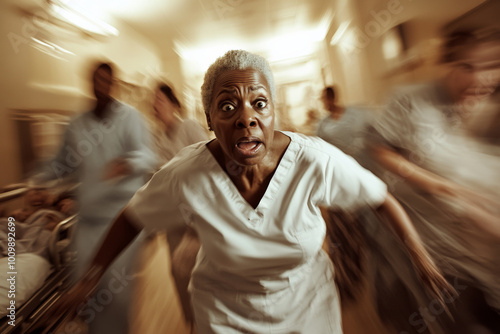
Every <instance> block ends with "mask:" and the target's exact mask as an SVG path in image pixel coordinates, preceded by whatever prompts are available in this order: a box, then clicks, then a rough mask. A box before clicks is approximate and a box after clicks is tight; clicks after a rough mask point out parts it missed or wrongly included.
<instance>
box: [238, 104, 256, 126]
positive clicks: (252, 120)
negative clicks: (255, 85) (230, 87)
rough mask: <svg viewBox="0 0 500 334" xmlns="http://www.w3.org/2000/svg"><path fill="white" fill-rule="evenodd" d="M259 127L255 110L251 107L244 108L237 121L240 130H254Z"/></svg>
mask: <svg viewBox="0 0 500 334" xmlns="http://www.w3.org/2000/svg"><path fill="white" fill-rule="evenodd" d="M256 126H257V119H256V117H255V110H254V109H253V108H252V107H251V106H244V107H243V108H242V110H241V112H240V113H239V114H238V118H237V119H236V127H237V128H239V129H246V128H254V127H256Z"/></svg>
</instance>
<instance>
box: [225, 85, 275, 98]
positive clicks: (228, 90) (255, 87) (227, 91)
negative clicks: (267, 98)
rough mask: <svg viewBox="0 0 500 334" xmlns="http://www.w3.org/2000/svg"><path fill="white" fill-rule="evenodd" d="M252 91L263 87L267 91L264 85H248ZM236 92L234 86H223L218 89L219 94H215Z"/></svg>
mask: <svg viewBox="0 0 500 334" xmlns="http://www.w3.org/2000/svg"><path fill="white" fill-rule="evenodd" d="M249 88H250V90H251V91H252V92H254V91H256V90H259V89H264V90H265V91H267V89H266V87H265V86H264V85H253V86H250V87H249ZM235 92H236V89H235V88H223V89H221V90H220V91H219V94H217V96H220V95H221V94H223V93H228V94H234V93H235Z"/></svg>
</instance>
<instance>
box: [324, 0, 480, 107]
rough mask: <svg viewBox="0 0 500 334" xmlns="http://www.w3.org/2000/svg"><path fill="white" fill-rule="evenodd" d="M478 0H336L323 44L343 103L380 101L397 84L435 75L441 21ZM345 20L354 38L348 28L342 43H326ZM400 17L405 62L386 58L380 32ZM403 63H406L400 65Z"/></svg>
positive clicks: (443, 21)
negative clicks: (463, 0) (406, 52)
mask: <svg viewBox="0 0 500 334" xmlns="http://www.w3.org/2000/svg"><path fill="white" fill-rule="evenodd" d="M482 2H483V0H471V1H468V2H454V1H451V0H441V1H439V2H435V1H432V0H421V1H419V2H416V1H412V0H388V1H387V0H355V1H345V0H339V1H338V2H337V3H336V7H337V8H336V15H335V18H334V20H333V22H332V25H331V27H330V30H329V32H328V34H327V36H326V39H325V44H326V49H327V51H328V54H329V57H330V64H331V68H332V76H333V83H334V84H338V85H339V86H340V89H339V90H340V95H341V96H342V97H343V100H344V103H345V104H377V105H378V104H381V103H383V102H384V101H385V99H386V97H387V95H388V94H389V92H390V91H391V89H392V88H393V87H394V86H396V85H400V84H406V83H410V82H419V81H426V80H430V79H432V78H433V77H435V76H436V73H438V71H437V70H438V68H437V66H436V63H435V61H436V57H437V52H438V47H439V41H440V35H441V30H442V27H443V26H445V25H446V24H447V23H448V22H450V21H451V20H453V19H455V18H456V17H458V16H460V15H462V14H463V13H465V12H467V11H468V10H470V9H472V8H474V7H475V6H478V5H479V4H481V3H482ZM453 13H455V14H453ZM346 21H349V22H350V25H349V27H350V28H349V31H350V32H351V37H353V38H350V39H349V38H347V37H346V36H347V35H348V33H346V34H345V35H344V43H338V44H336V45H333V46H332V45H329V42H330V40H331V38H332V36H333V35H334V33H335V32H336V31H337V29H338V27H339V26H340V25H341V24H342V23H343V22H346ZM400 23H404V29H405V34H406V37H407V43H408V45H407V46H408V48H409V53H408V54H407V55H406V56H405V57H404V58H403V59H402V60H403V62H401V59H400V60H390V61H387V60H386V59H385V58H384V56H383V51H382V47H383V46H382V42H383V36H384V34H385V33H386V32H387V31H388V30H389V29H391V28H392V27H394V26H396V25H397V24H400ZM346 40H347V42H346ZM403 63H405V64H409V66H402V65H401V64H403ZM397 64H399V65H401V66H399V65H397Z"/></svg>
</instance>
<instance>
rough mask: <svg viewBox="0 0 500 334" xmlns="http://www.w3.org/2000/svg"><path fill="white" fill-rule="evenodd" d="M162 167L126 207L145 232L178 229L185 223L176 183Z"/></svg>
mask: <svg viewBox="0 0 500 334" xmlns="http://www.w3.org/2000/svg"><path fill="white" fill-rule="evenodd" d="M167 166H168V165H166V166H165V167H167ZM165 167H164V168H162V169H160V170H159V171H158V172H157V173H155V174H154V175H153V177H152V178H151V180H149V182H148V183H146V184H145V185H144V186H143V187H142V188H141V189H139V190H138V191H137V192H136V193H135V195H134V196H133V197H132V199H131V200H130V202H129V204H128V206H127V208H126V209H125V213H126V214H127V215H128V216H130V218H132V222H133V223H134V225H136V226H137V227H139V228H141V229H142V228H144V229H146V231H148V232H155V231H161V230H167V231H168V230H171V229H177V228H179V227H182V226H183V225H184V223H185V222H184V219H183V215H182V212H181V210H180V207H181V206H180V205H179V204H180V198H179V184H178V182H176V181H175V179H174V177H172V173H171V172H170V170H169V169H168V168H165Z"/></svg>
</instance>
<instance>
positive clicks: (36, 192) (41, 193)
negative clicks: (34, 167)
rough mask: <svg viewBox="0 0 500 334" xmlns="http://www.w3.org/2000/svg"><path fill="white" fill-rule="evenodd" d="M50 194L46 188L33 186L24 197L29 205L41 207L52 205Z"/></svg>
mask: <svg viewBox="0 0 500 334" xmlns="http://www.w3.org/2000/svg"><path fill="white" fill-rule="evenodd" d="M50 199H51V198H50V195H49V192H48V191H47V189H45V188H31V189H30V190H28V192H27V193H26V195H25V197H24V201H25V204H26V206H27V207H32V208H41V207H46V206H48V205H50Z"/></svg>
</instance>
